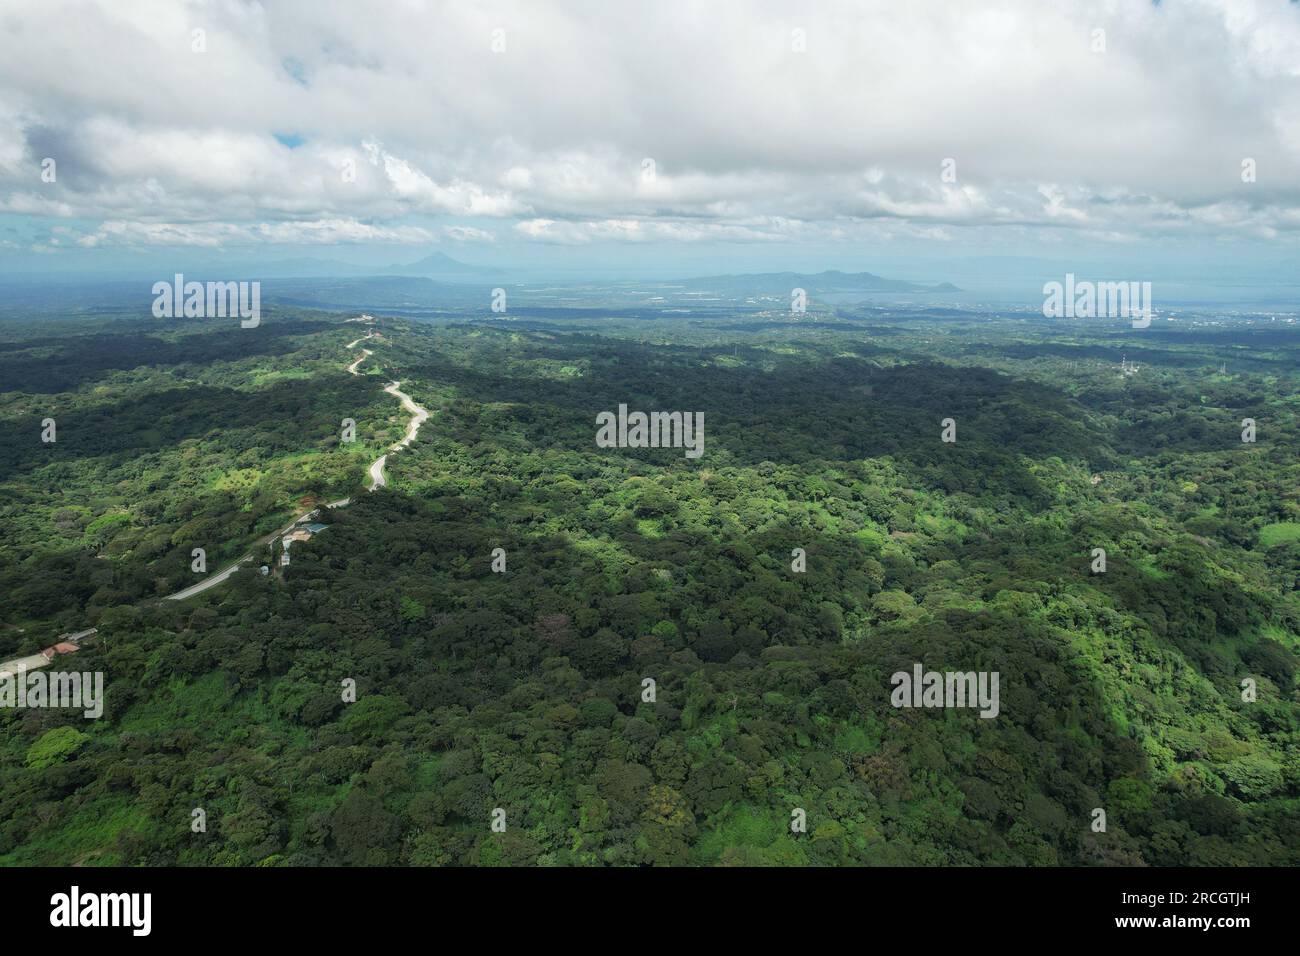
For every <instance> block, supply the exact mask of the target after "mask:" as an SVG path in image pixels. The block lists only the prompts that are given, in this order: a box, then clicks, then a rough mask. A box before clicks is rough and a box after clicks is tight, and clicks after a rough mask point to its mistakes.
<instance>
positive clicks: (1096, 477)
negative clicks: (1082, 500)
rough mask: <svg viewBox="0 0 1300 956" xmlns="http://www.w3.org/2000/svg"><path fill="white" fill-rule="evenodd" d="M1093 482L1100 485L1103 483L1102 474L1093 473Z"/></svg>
mask: <svg viewBox="0 0 1300 956" xmlns="http://www.w3.org/2000/svg"><path fill="white" fill-rule="evenodd" d="M1092 483H1093V484H1094V485H1099V484H1101V475H1093V476H1092Z"/></svg>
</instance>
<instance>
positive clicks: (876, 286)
mask: <svg viewBox="0 0 1300 956" xmlns="http://www.w3.org/2000/svg"><path fill="white" fill-rule="evenodd" d="M669 284H670V285H674V286H685V287H686V288H690V289H697V290H700V291H704V290H712V291H717V292H723V293H730V294H732V295H754V294H779V295H789V294H790V290H791V289H796V288H798V289H803V290H804V291H806V292H808V293H809V294H814V293H827V292H960V291H961V290H960V289H959V288H957V287H956V286H955V285H953V284H952V283H951V282H940V283H938V284H937V285H928V284H925V283H921V282H909V281H906V280H903V279H886V278H884V277H883V276H878V275H876V274H875V273H872V272H838V271H835V270H828V271H826V272H818V273H816V274H809V273H801V272H760V273H751V274H739V275H721V276H705V277H704V278H700V279H682V280H678V281H675V282H672V283H669Z"/></svg>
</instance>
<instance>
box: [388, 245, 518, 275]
mask: <svg viewBox="0 0 1300 956" xmlns="http://www.w3.org/2000/svg"><path fill="white" fill-rule="evenodd" d="M378 271H379V274H381V275H399V276H423V277H426V278H432V279H443V280H453V281H454V280H458V279H481V278H484V277H485V276H499V275H501V274H502V270H500V269H498V268H495V267H491V266H473V265H469V264H468V263H465V262H460V261H459V260H456V259H453V258H452V257H451V256H449V255H447V254H446V253H443V252H434V253H431V254H430V255H427V256H425V257H424V258H423V259H420V260H419V261H417V262H410V263H406V264H404V265H403V264H397V265H391V266H389V267H388V268H386V269H380V270H378Z"/></svg>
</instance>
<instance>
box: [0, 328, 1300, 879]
mask: <svg viewBox="0 0 1300 956" xmlns="http://www.w3.org/2000/svg"><path fill="white" fill-rule="evenodd" d="M345 318H347V316H329V315H325V314H319V313H306V312H304V313H286V312H280V313H279V314H277V315H276V316H275V317H274V320H268V321H265V322H264V323H263V324H262V326H261V327H260V328H258V329H254V330H240V329H231V328H223V329H214V328H213V327H212V326H211V324H206V325H205V324H204V323H203V322H189V323H184V322H182V323H177V324H176V325H175V326H170V327H168V330H167V331H165V332H164V331H160V330H159V328H158V326H157V325H156V324H153V325H150V324H146V323H137V322H134V321H132V320H119V321H113V322H106V323H102V324H90V325H74V324H69V325H68V326H67V329H66V331H62V332H59V333H58V334H55V335H50V334H49V333H48V332H46V333H44V334H41V335H39V336H35V335H33V334H31V332H30V330H25V329H24V328H23V327H21V326H10V327H6V328H4V329H3V330H0V338H3V339H4V341H3V345H2V347H0V389H2V390H3V392H4V407H3V412H2V413H0V493H2V494H3V505H2V506H0V507H2V509H3V517H4V522H3V531H0V535H2V537H0V600H2V602H3V603H2V604H0V620H3V622H4V626H3V628H0V651H2V652H3V655H4V656H5V657H8V656H13V655H16V654H19V653H30V652H31V651H32V650H34V649H36V648H39V647H42V646H44V645H45V644H48V643H50V641H51V640H52V639H53V638H54V637H55V636H56V635H57V634H58V633H60V632H61V631H65V630H69V629H72V628H75V627H84V626H91V625H94V626H97V627H98V628H99V634H98V635H97V636H96V639H95V640H94V641H93V642H90V643H88V644H87V645H86V646H85V647H84V648H83V650H81V651H80V652H78V653H77V654H76V655H75V658H73V659H72V663H69V664H64V665H63V666H66V667H73V666H75V667H76V668H77V669H78V670H102V671H103V672H104V673H105V675H106V690H107V704H106V708H105V714H104V717H103V718H102V719H99V720H84V719H82V718H81V716H80V714H72V713H68V712H58V711H49V710H26V711H0V862H4V863H9V864H32V863H39V864H67V863H86V864H110V863H125V864H135V863H146V864H182V865H197V864H230V865H282V864H290V865H304V864H305V865H313V864H345V865H367V864H412V865H479V864H524V865H535V864H540V865H557V864H558V865H563V864H580V865H629V864H687V865H768V864H796V865H805V864H810V865H831V864H871V865H894V864H922V865H933V864H962V865H980V864H1013V865H1054V864H1083V865H1134V864H1135V865H1152V866H1167V865H1211V864H1221V865H1296V864H1297V863H1300V697H1298V696H1297V688H1296V679H1295V678H1296V670H1297V664H1298V663H1300V658H1298V657H1297V654H1298V653H1300V596H1298V594H1297V578H1298V576H1300V494H1298V492H1297V489H1300V465H1298V464H1297V454H1296V452H1297V449H1298V448H1300V420H1298V418H1297V412H1298V411H1300V398H1298V396H1300V389H1297V384H1300V334H1296V333H1294V332H1292V331H1285V330H1279V329H1278V328H1277V327H1276V326H1271V325H1269V324H1268V323H1266V322H1257V323H1248V322H1246V321H1245V320H1241V324H1240V326H1239V327H1237V328H1234V329H1231V330H1229V329H1225V328H1224V327H1223V326H1209V325H1205V326H1196V327H1191V328H1187V327H1179V328H1171V329H1168V330H1165V329H1156V328H1152V329H1150V330H1147V331H1146V332H1138V331H1132V330H1121V331H1115V330H1114V329H1113V328H1107V327H1102V326H1101V325H1095V326H1093V327H1091V328H1090V327H1088V326H1086V325H1083V324H1073V323H1068V322H1060V323H1048V322H1043V321H1041V320H1039V321H1037V322H1024V321H1013V320H1010V319H1000V318H996V317H990V316H982V317H980V318H979V320H978V321H974V320H970V319H969V318H961V317H943V316H929V315H926V314H923V313H916V314H908V313H899V314H888V313H884V312H881V311H879V310H865V309H864V310H860V311H854V310H845V311H843V312H842V313H840V314H837V315H827V316H824V317H822V318H823V319H824V321H817V322H811V321H810V322H802V323H801V322H765V321H762V320H756V319H755V318H754V317H753V316H741V317H738V318H736V319H734V320H727V319H716V320H715V319H710V320H707V321H692V320H690V319H669V318H659V319H655V320H653V321H648V320H644V319H638V318H625V319H619V320H612V319H609V320H603V319H599V317H585V316H582V315H578V314H575V315H573V316H570V317H568V318H560V317H556V318H552V319H548V320H546V321H541V320H537V321H519V322H509V321H477V322H472V321H468V319H466V320H465V321H458V322H452V323H440V324H437V325H433V324H424V323H414V322H410V321H407V320H403V319H395V318H381V319H380V320H379V322H378V325H377V329H378V331H379V332H380V334H381V336H382V339H381V341H380V342H379V343H377V344H374V345H373V346H370V347H372V348H374V351H375V354H374V356H373V359H372V360H368V362H367V364H363V365H362V366H361V368H360V371H361V372H363V373H367V374H361V375H357V376H350V375H348V374H347V372H346V365H347V364H348V362H350V361H351V360H352V359H353V358H355V357H356V354H355V352H349V351H348V349H347V348H346V346H347V344H348V343H350V342H352V341H353V340H354V339H356V337H357V336H358V335H360V334H361V331H358V329H359V327H358V325H356V324H352V323H347V322H345V321H343V320H344V319H345ZM1292 328H1294V327H1292ZM363 331H364V330H363ZM1122 360H1126V361H1127V362H1131V363H1135V364H1136V365H1137V366H1138V368H1137V370H1136V371H1134V372H1126V371H1120V369H1119V364H1120V362H1121V361H1122ZM371 363H373V364H371ZM398 378H400V379H401V380H402V382H403V386H402V387H403V389H404V390H406V391H408V392H409V393H410V394H411V395H412V396H413V397H414V398H415V400H416V401H418V402H420V403H422V404H423V405H424V406H425V407H427V408H428V409H429V410H430V411H431V412H433V416H432V417H431V418H430V420H429V422H428V423H427V424H426V425H425V426H424V428H423V430H422V431H421V432H420V435H419V438H418V440H417V441H416V442H415V443H414V444H413V445H412V446H411V447H410V448H409V449H406V450H403V451H401V452H398V453H396V454H394V455H392V456H390V459H389V464H388V468H389V473H390V479H389V480H390V484H389V487H387V488H384V489H380V490H377V491H375V492H374V493H371V494H367V493H366V492H365V491H363V490H362V488H363V481H364V477H365V476H364V472H365V466H366V463H367V462H369V461H370V460H371V459H372V458H374V457H375V455H377V454H380V453H382V451H383V449H384V447H385V446H386V445H387V444H389V443H391V442H393V441H395V440H396V439H397V438H399V437H400V436H401V434H402V430H403V428H404V426H405V422H406V420H407V416H406V415H405V414H404V413H403V412H402V410H401V408H400V407H399V406H398V403H397V402H396V400H394V398H393V397H392V396H391V395H387V394H385V393H384V392H383V391H382V386H383V384H384V383H386V382H388V381H391V380H393V379H398ZM620 403H622V404H626V405H627V406H629V407H631V408H634V409H643V410H650V409H664V410H681V411H693V412H702V413H703V415H704V422H705V444H704V453H703V455H702V456H701V457H699V458H698V459H691V458H687V457H686V456H684V455H683V453H682V450H681V449H680V448H662V449H643V450H641V449H632V448H599V447H597V445H596V444H595V441H594V435H595V431H596V425H595V421H596V415H597V414H598V413H600V412H603V411H612V410H614V409H615V408H617V406H618V405H619V404H620ZM46 417H53V418H55V419H56V421H57V422H58V441H57V442H56V443H54V444H53V445H49V444H42V443H41V441H40V429H41V425H40V423H41V420H42V419H44V418H46ZM349 417H350V418H352V419H355V421H356V422H357V432H358V436H357V441H356V442H355V443H352V444H342V443H340V441H339V423H340V421H341V420H342V419H344V418H349ZM1246 418H1250V419H1253V420H1254V421H1255V422H1256V424H1257V429H1258V435H1257V440H1256V441H1254V442H1243V441H1242V437H1241V433H1242V427H1243V426H1242V420H1243V419H1246ZM944 419H952V420H953V421H954V422H955V429H956V432H955V435H956V441H955V442H945V441H943V440H941V431H942V427H943V426H942V425H941V422H942V420H944ZM349 495H350V496H351V498H352V503H351V504H350V505H348V506H347V507H345V508H338V509H335V510H333V511H331V512H329V516H328V524H329V527H328V528H327V529H326V530H324V531H322V532H320V533H319V534H317V535H316V536H315V537H313V538H312V539H311V540H309V541H304V542H301V543H298V544H295V545H294V550H293V563H292V564H291V565H290V566H289V567H287V568H284V569H283V571H282V573H279V572H277V573H274V574H270V575H267V576H265V577H264V576H262V575H259V574H256V573H254V572H251V571H250V572H240V573H237V574H236V575H235V576H234V577H233V578H232V579H231V580H230V581H229V582H228V583H226V584H224V585H221V586H220V587H218V588H214V589H212V590H210V591H208V592H206V593H205V594H203V595H202V596H200V597H196V598H193V599H191V600H189V601H183V602H174V601H166V602H160V601H159V598H160V597H162V596H163V595H166V594H168V593H170V592H171V591H174V590H176V589H177V588H179V587H183V586H185V585H187V584H190V583H192V582H193V580H194V575H193V573H192V572H191V571H190V558H189V555H190V551H191V548H193V547H198V546H203V547H206V548H207V549H208V553H209V555H211V556H214V557H211V558H210V560H211V561H212V562H214V563H213V564H212V565H211V566H212V567H215V566H216V562H218V561H219V560H221V559H223V558H232V557H234V556H237V555H238V554H240V553H242V550H243V549H246V548H247V547H248V546H249V545H250V543H251V542H253V541H254V540H255V539H256V538H257V537H258V536H259V535H261V534H264V533H266V532H268V531H270V530H273V529H274V528H276V527H277V526H278V525H279V524H282V523H283V522H284V521H285V520H287V519H288V518H289V517H291V516H292V515H293V514H294V513H296V511H298V510H300V509H301V508H302V507H303V506H304V505H310V504H312V503H314V502H319V501H326V500H330V499H332V498H336V497H343V496H349ZM1098 548H1100V549H1104V550H1105V552H1106V556H1107V566H1106V570H1105V571H1104V572H1103V573H1097V572H1096V570H1095V567H1094V563H1093V562H1094V557H1093V555H1094V549H1098ZM498 549H500V550H498ZM796 550H799V551H800V552H801V553H802V554H803V555H804V558H805V560H806V567H805V569H803V570H798V569H796V564H797V559H796V558H795V556H794V552H795V551H796ZM268 560H270V553H269V552H268ZM502 563H504V568H502ZM494 565H495V566H494ZM918 662H921V663H923V664H924V665H925V667H926V668H927V669H934V670H941V671H949V670H953V671H963V672H964V671H996V672H998V673H999V674H1000V680H1001V685H1000V686H1001V705H1000V712H999V713H998V715H997V716H996V717H995V718H993V719H984V718H981V717H980V716H979V714H978V713H977V712H976V711H974V710H955V709H945V708H940V709H935V710H925V709H899V708H896V707H894V706H892V705H891V699H890V689H891V688H890V677H891V675H892V674H893V673H894V672H897V671H911V669H912V667H913V665H914V664H915V663H918ZM647 679H650V680H651V681H653V694H652V695H650V696H651V697H652V698H653V699H647V684H646V680H647ZM1247 679H1249V680H1251V681H1253V682H1254V686H1255V687H1256V688H1257V696H1255V699H1253V700H1249V701H1248V700H1246V699H1243V697H1244V695H1243V690H1242V682H1243V680H1247ZM351 682H355V701H352V700H350V699H348V698H349V694H348V685H349V684H350V683H351ZM196 809H201V810H202V811H203V813H204V816H205V819H206V821H207V825H206V829H205V830H204V831H203V832H194V830H193V828H192V825H191V824H192V819H193V815H194V811H195V810H196ZM1098 809H1101V810H1103V811H1104V813H1105V817H1106V821H1107V825H1106V827H1105V830H1104V831H1103V832H1098V831H1097V830H1096V829H1095V827H1094V826H1093V823H1094V820H1095V819H1096V817H1095V811H1096V810H1098ZM795 811H803V813H804V814H805V815H806V820H807V827H806V832H792V828H791V820H792V814H793V813H794V812H795ZM494 819H498V820H502V821H504V831H503V832H500V828H498V829H496V830H494V829H493V827H492V823H493V821H494Z"/></svg>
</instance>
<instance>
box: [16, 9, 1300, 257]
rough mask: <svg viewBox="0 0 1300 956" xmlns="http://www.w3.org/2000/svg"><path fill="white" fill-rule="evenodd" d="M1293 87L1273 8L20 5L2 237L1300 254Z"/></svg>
mask: <svg viewBox="0 0 1300 956" xmlns="http://www.w3.org/2000/svg"><path fill="white" fill-rule="evenodd" d="M200 27H201V28H202V29H204V30H205V31H206V52H203V53H196V52H194V51H193V49H192V47H191V31H192V30H193V29H195V28H200ZM497 27H501V28H502V29H504V30H505V31H506V41H507V47H506V51H505V52H504V53H499V54H498V53H493V52H492V50H491V47H490V40H491V31H492V30H493V29H494V28H497ZM795 27H799V28H801V29H802V30H804V31H805V35H806V37H807V52H804V53H796V52H794V51H793V50H792V48H791V42H790V39H791V30H792V29H794V28H795ZM1098 27H1100V28H1103V29H1105V31H1106V52H1105V53H1101V54H1098V53H1094V52H1092V50H1091V39H1092V31H1093V29H1094V28H1098ZM286 64H291V66H286ZM1297 76H1300V9H1298V8H1297V6H1296V5H1295V4H1287V3H1281V2H1271V0H1184V2H1180V3H1165V4H1160V5H1154V4H1143V3H1137V2H1131V0H1091V2H1079V3H1075V4H1070V5H1056V4H1044V3H1041V2H1037V0H991V2H988V3H981V4H970V3H966V2H963V0H949V2H937V0H936V2H926V3H910V4H900V3H897V2H896V0H868V2H847V0H844V2H841V0H824V2H809V3H802V4H799V5H797V6H793V5H781V4H776V3H771V2H761V0H719V2H716V3H711V4H708V5H698V4H691V3H686V2H684V0H682V2H665V3H661V4H655V5H650V6H642V7H639V8H637V9H636V10H635V11H633V10H630V9H628V8H627V7H625V6H623V5H616V4H608V3H603V2H596V0H586V2H584V0H563V2H561V0H553V2H545V0H498V2H495V3H482V4H454V5H453V4H447V5H443V4H438V5H430V6H429V7H427V8H426V7H424V6H422V5H415V4H402V5H395V6H392V7H387V8H384V10H383V13H382V15H377V14H376V12H375V11H374V10H373V9H370V8H368V7H367V6H366V5H364V4H355V3H346V2H342V0H310V2H309V0H283V2H279V3H276V4H273V5H261V4H252V3H236V2H228V0H212V2H194V3H188V4H183V5H178V4H173V3H167V2H162V0H136V2H132V3H117V2H110V0H100V2H96V3H85V2H76V0H10V2H9V3H8V4H7V5H6V7H5V9H4V12H2V13H0V210H3V211H5V212H9V213H13V214H17V215H22V216H28V217H34V218H40V219H65V220H66V219H73V218H81V219H89V220H92V221H94V222H97V223H100V224H99V225H97V226H95V227H92V228H91V230H90V231H88V232H85V233H84V234H83V237H82V242H81V244H82V245H97V244H99V245H102V244H107V243H110V242H129V243H134V242H146V241H148V237H150V236H152V237H154V238H155V240H156V241H159V242H185V243H188V244H217V245H224V244H228V243H253V242H271V241H281V239H282V238H283V237H297V238H296V239H295V240H294V241H301V242H332V241H367V240H368V239H371V238H374V239H376V241H380V240H379V239H378V237H381V236H383V237H391V238H385V239H383V240H382V241H394V242H407V241H420V240H415V239H412V238H410V237H412V236H414V235H417V234H418V233H417V232H414V231H412V230H419V231H420V232H423V234H424V235H426V236H431V237H434V238H437V236H438V235H442V236H444V237H446V238H450V239H453V240H456V241H491V240H492V239H493V238H494V236H495V235H496V234H497V233H498V232H499V233H500V234H503V235H513V236H515V237H519V238H522V239H528V240H537V241H543V242H559V243H570V244H585V243H597V242H669V241H673V242H675V241H681V242H697V241H705V240H716V241H738V242H753V241H768V240H772V239H775V240H780V241H799V240H800V239H803V238H809V237H814V238H818V239H826V238H834V237H835V236H837V235H843V236H846V237H851V236H855V235H863V234H866V233H867V232H869V231H870V230H871V229H875V230H877V234H880V231H881V230H885V231H888V230H896V231H898V232H905V233H908V234H910V235H913V236H923V237H931V238H935V239H941V240H946V239H949V238H951V237H952V236H953V235H954V234H956V233H959V232H960V231H961V230H962V229H964V228H966V227H978V228H1009V229H1016V230H1021V229H1031V230H1039V231H1040V232H1042V233H1043V234H1044V235H1046V234H1049V233H1054V232H1058V231H1061V230H1066V231H1075V232H1077V233H1078V234H1080V235H1089V236H1095V237H1100V238H1104V239H1107V240H1132V239H1133V238H1135V237H1138V236H1141V235H1173V236H1196V237H1220V236H1228V237H1232V236H1246V237H1266V238H1276V237H1288V236H1292V235H1295V234H1296V231H1297V229H1296V225H1297V224H1296V210H1297V209H1300V172H1298V171H1300V85H1298V84H1297V83H1296V82H1295V78H1296V77H1297ZM276 134H280V135H282V136H290V135H291V136H294V137H298V138H300V139H301V144H300V145H297V146H296V147H295V148H290V147H289V146H286V145H284V144H283V143H282V142H280V141H279V140H277V138H276ZM47 155H52V156H55V158H57V159H58V161H59V179H58V182H57V183H56V184H44V183H41V181H40V178H39V161H40V159H41V158H42V157H43V156H47ZM1247 156H1249V157H1252V158H1254V159H1255V160H1256V161H1257V163H1258V169H1259V178H1258V182H1256V183H1253V184H1244V183H1242V182H1241V178H1240V170H1241V160H1242V158H1243V157H1247ZM948 157H951V158H953V159H954V160H955V161H956V168H957V174H958V175H957V181H956V182H945V181H943V180H942V179H941V178H940V164H941V162H942V161H943V160H944V159H945V158H948ZM646 159H652V160H653V162H654V167H653V170H654V174H653V176H647V175H644V167H643V161H644V160H646ZM347 169H350V170H351V171H353V172H354V173H355V175H354V176H352V177H351V178H349V176H348V175H346V174H345V170H347ZM420 217H428V218H433V219H435V220H445V221H446V224H445V225H439V226H437V227H434V228H432V229H423V228H422V227H418V226H413V225H410V224H409V223H410V220H411V219H413V218H420ZM466 219H472V220H474V223H468V222H464V221H459V220H466ZM490 220H496V221H498V222H500V223H501V227H500V229H499V230H494V229H493V228H492V227H491V226H490V225H487V227H486V228H485V221H490ZM367 224H371V225H367ZM871 224H876V225H871ZM881 224H888V225H881Z"/></svg>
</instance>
